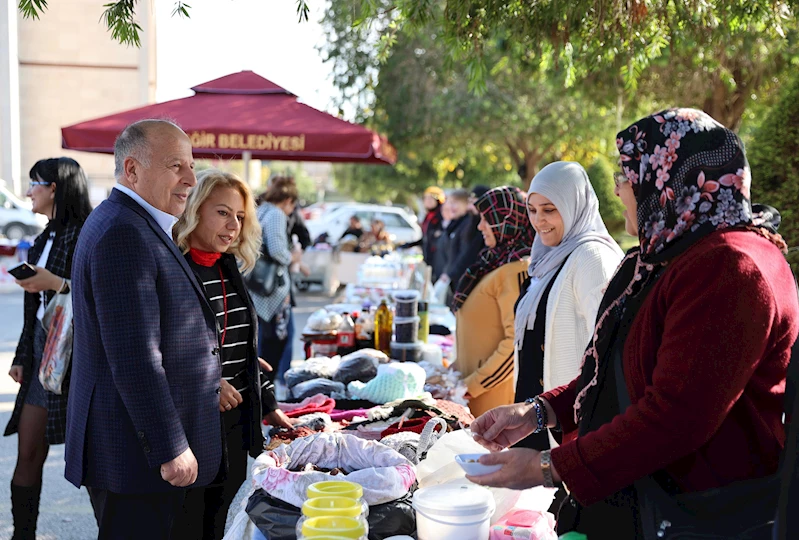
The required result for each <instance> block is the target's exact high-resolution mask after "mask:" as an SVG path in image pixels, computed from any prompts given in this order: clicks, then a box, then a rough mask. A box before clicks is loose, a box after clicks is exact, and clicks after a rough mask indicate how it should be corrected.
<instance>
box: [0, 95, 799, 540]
mask: <svg viewBox="0 0 799 540" xmlns="http://www.w3.org/2000/svg"><path fill="white" fill-rule="evenodd" d="M617 146H618V150H619V156H620V157H619V165H620V171H619V172H618V173H617V175H616V176H615V183H616V187H615V193H616V195H617V196H618V197H619V198H620V199H621V201H622V203H623V205H624V207H625V212H624V215H625V220H626V226H627V231H628V232H629V233H630V234H632V235H634V236H636V237H637V238H638V245H637V246H636V247H634V248H632V249H631V250H629V251H628V252H627V254H626V255H625V254H623V253H622V251H621V250H620V248H619V246H618V245H617V244H616V242H615V241H614V239H613V238H612V237H611V236H610V234H609V233H608V230H607V228H606V227H605V225H604V223H603V222H602V219H601V217H600V214H599V202H598V200H597V197H596V194H595V193H594V190H593V188H592V186H591V182H590V180H589V178H588V175H587V174H586V171H585V170H584V169H583V167H582V166H581V165H580V164H578V163H574V162H555V163H551V164H549V165H547V166H546V167H544V168H543V169H541V171H540V172H539V173H538V174H537V175H536V176H535V177H534V178H533V180H532V182H531V184H530V187H529V189H528V191H527V193H526V194H525V193H523V192H522V191H520V190H519V189H518V188H515V187H509V186H503V187H498V188H494V189H490V190H489V189H488V188H485V187H482V186H475V188H474V189H473V190H472V191H471V192H468V191H465V190H455V191H453V192H451V193H449V194H448V196H445V194H444V192H443V191H442V190H441V189H440V188H437V187H431V188H429V189H428V190H427V191H426V192H425V196H424V205H425V209H426V211H427V214H426V215H425V217H424V220H423V221H422V229H423V237H422V240H421V241H420V245H421V247H422V251H423V255H424V258H425V260H426V261H427V262H428V263H429V264H430V265H431V266H432V267H433V274H434V279H436V280H439V281H440V282H442V283H445V284H446V285H447V286H448V288H449V289H450V293H451V308H452V310H453V311H454V312H455V316H456V319H457V333H456V350H457V360H456V367H457V369H458V370H459V371H460V372H461V373H462V375H463V377H464V383H465V385H466V387H467V391H468V393H467V396H466V397H467V398H468V399H469V405H470V408H471V410H472V412H473V413H474V414H475V415H479V418H478V419H477V421H476V422H475V423H474V424H473V425H472V433H473V434H474V436H475V438H476V440H477V441H478V442H480V443H481V444H483V445H484V446H485V447H486V448H488V449H489V450H491V451H492V453H491V454H489V455H486V456H484V457H483V458H481V462H483V463H484V464H486V465H492V464H498V465H501V466H502V467H501V469H500V470H499V471H498V472H495V473H491V474H488V475H485V476H480V477H469V478H470V479H471V480H472V481H473V482H475V483H478V484H483V485H488V486H497V487H506V488H512V489H524V488H529V487H533V486H538V485H544V486H548V487H556V486H563V487H564V488H565V490H563V491H562V492H561V493H562V494H563V496H562V497H561V498H562V499H563V502H562V504H560V507H559V509H557V512H558V520H557V528H558V531H559V532H561V533H563V532H569V531H576V532H581V533H583V534H586V535H588V537H589V538H608V537H612V538H616V539H620V540H624V539H627V538H630V539H634V538H646V539H650V538H678V537H686V538H694V537H697V538H699V537H702V538H705V537H707V538H713V537H717V538H751V539H761V538H762V539H766V538H772V534H775V531H776V529H775V519H776V521H777V526H778V527H781V529H780V530H779V535H780V536H778V537H779V538H786V537H790V534H789V533H787V532H786V530H787V528H788V527H789V526H790V525H791V521H790V520H791V516H792V514H791V512H790V500H791V496H792V493H793V491H794V490H795V482H794V480H795V478H794V477H795V462H796V455H795V453H796V445H797V443H796V441H797V440H799V436H797V429H796V426H791V429H790V431H789V432H788V434H787V447H788V449H789V451H788V454H787V455H783V447H784V446H785V445H786V427H785V425H784V424H783V414H784V412H786V410H787V411H788V412H789V413H791V412H793V411H794V410H795V408H796V403H797V401H799V400H795V399H793V396H795V390H796V381H795V380H794V379H796V377H793V378H792V379H791V380H792V381H793V382H792V383H791V385H790V386H789V389H788V390H789V395H788V400H787V404H786V402H785V396H786V372H787V368H788V365H789V362H790V361H791V357H792V349H794V350H795V349H796V348H797V347H796V341H797V336H798V335H799V296H797V288H796V283H795V281H794V278H793V275H792V273H791V271H790V268H789V266H788V265H787V263H786V261H785V258H784V253H785V251H786V247H787V246H786V245H785V242H784V241H783V240H782V238H781V236H780V235H779V234H778V232H777V230H778V226H779V217H780V216H779V212H777V211H776V210H775V209H773V208H769V207H762V206H754V207H753V205H752V203H751V197H750V189H751V175H750V171H749V166H748V163H747V160H746V154H745V151H744V148H743V145H742V143H741V141H740V139H739V138H738V137H737V135H735V134H734V133H733V132H732V131H730V130H728V129H726V128H724V127H723V126H721V125H720V124H719V123H717V122H716V121H715V120H713V119H712V118H710V117H709V116H708V115H706V114H705V113H703V112H700V111H696V110H693V109H669V110H665V111H661V112H659V113H657V114H654V115H651V116H648V117H645V118H643V119H641V120H639V121H638V122H636V123H634V124H632V125H631V126H629V127H628V128H626V129H624V130H623V131H621V132H620V133H619V134H618V136H617ZM115 176H116V179H117V184H116V186H115V187H114V190H113V191H112V192H111V194H110V196H109V198H108V200H107V201H105V202H103V203H102V204H101V205H100V206H98V207H97V208H96V209H95V210H93V211H92V210H91V207H90V205H89V202H88V188H87V185H86V178H85V175H84V174H83V172H82V171H81V169H80V166H79V165H78V164H77V163H76V162H74V161H73V160H71V159H69V158H59V159H50V160H42V161H40V162H38V163H36V165H34V167H33V168H32V169H31V172H30V177H31V188H30V190H29V193H28V195H29V196H30V197H31V199H32V202H33V209H34V211H36V212H38V213H41V214H43V215H46V216H48V218H50V223H49V225H48V227H47V228H46V229H45V231H44V233H42V235H40V236H39V237H38V238H37V239H36V241H35V243H34V246H33V248H32V249H31V250H30V253H29V256H28V260H29V262H30V263H31V264H32V265H33V266H35V267H36V274H35V275H34V276H33V277H31V278H28V279H24V280H19V281H18V284H19V285H20V286H21V287H22V288H23V289H24V290H25V310H24V327H23V332H22V336H21V337H20V341H19V345H18V348H17V352H16V355H15V358H14V362H13V365H12V368H11V371H10V373H9V374H10V375H11V377H12V378H14V380H15V381H17V382H18V383H20V391H19V395H18V397H17V403H16V405H15V409H14V413H13V414H12V417H11V421H10V422H9V425H8V427H7V428H6V435H9V434H12V433H18V441H19V450H18V456H17V465H16V468H15V472H14V476H13V480H12V486H11V495H12V513H13V517H14V538H15V539H17V538H18V539H27V538H35V529H36V519H37V514H38V505H39V502H38V501H39V494H40V492H41V478H42V467H43V463H44V459H45V458H46V456H47V452H48V448H49V445H50V444H59V443H62V442H66V451H65V458H66V471H65V476H66V478H67V479H68V480H69V481H70V482H72V483H73V484H74V485H76V486H86V487H87V490H88V492H89V495H90V499H91V502H92V506H93V509H94V514H95V517H96V519H97V523H98V526H99V530H100V533H99V536H100V538H143V537H146V538H153V539H160V538H182V537H191V538H209V539H210V538H214V539H219V538H222V536H223V533H224V526H225V518H226V515H227V512H228V508H229V506H230V504H231V502H232V500H233V497H234V496H235V494H236V492H237V491H238V489H239V487H240V486H241V484H242V483H243V482H244V479H245V478H246V463H247V455H248V454H249V455H252V456H256V455H258V454H259V453H260V452H261V451H262V447H263V435H262V431H261V424H262V422H263V421H266V422H267V423H271V424H273V425H278V426H283V427H289V426H290V421H289V420H288V418H286V416H285V415H284V414H283V413H282V412H281V411H280V410H279V409H278V408H277V401H276V399H275V392H274V385H273V382H272V380H273V379H274V376H275V375H276V374H279V373H280V372H281V370H282V369H285V367H286V362H285V350H286V346H287V343H288V342H289V340H290V327H291V305H292V302H293V299H292V287H291V281H290V274H291V272H290V267H291V266H292V265H296V264H298V263H299V262H300V254H301V251H300V250H299V249H294V247H293V245H294V242H293V240H292V237H293V236H294V237H297V238H298V239H299V242H298V243H299V244H302V243H303V241H302V231H301V228H302V225H301V224H299V223H298V221H297V220H296V219H294V218H292V216H296V205H297V200H298V193H297V187H296V184H295V183H294V182H293V180H292V179H290V178H282V177H281V178H275V179H274V180H273V181H272V182H271V184H270V186H269V188H268V189H267V191H266V193H264V194H263V195H262V196H261V197H260V198H259V199H258V201H257V204H256V200H255V199H254V197H253V195H252V193H251V192H250V190H249V188H248V186H247V185H246V184H245V183H244V182H243V181H241V180H240V179H239V178H237V177H236V176H235V175H232V174H229V173H224V172H222V171H218V170H208V171H204V172H203V173H201V174H200V175H199V177H198V176H195V174H194V161H193V158H192V149H191V143H190V141H189V138H188V137H187V136H186V134H185V133H184V132H183V131H182V130H181V129H180V128H179V127H177V126H176V125H174V124H172V123H171V122H168V121H163V120H144V121H140V122H136V123H134V124H132V125H130V126H128V127H127V128H126V129H125V130H124V131H123V132H122V133H121V134H120V136H119V138H118V139H117V142H116V145H115ZM381 231H382V232H381ZM359 233H361V234H359ZM383 233H384V231H383V230H382V229H381V227H380V224H379V223H374V222H373V223H371V230H370V232H368V233H363V231H362V229H361V227H360V223H359V222H358V221H357V220H353V221H352V222H351V223H350V229H348V233H347V235H352V236H357V237H359V240H360V241H361V242H363V241H364V240H368V241H371V242H381V241H384V240H385V239H386V238H384V236H386V235H383ZM306 240H307V239H306ZM73 261H74V263H73ZM264 262H268V264H270V265H272V268H273V269H274V270H275V272H276V274H275V275H276V276H277V278H276V279H275V282H274V287H272V288H271V289H270V290H269V292H268V293H263V292H260V293H259V292H258V291H255V290H251V289H252V285H250V286H249V287H248V285H247V284H248V281H247V279H248V278H247V276H248V274H249V273H251V272H252V271H253V269H254V268H256V267H258V265H259V263H264ZM59 294H69V295H71V297H72V301H73V304H74V312H75V315H74V333H75V339H74V350H73V357H72V363H71V371H68V372H67V374H66V377H65V383H64V386H63V389H62V392H61V393H60V394H55V393H52V392H49V391H47V390H45V388H44V387H43V386H42V384H41V383H40V382H39V380H38V377H37V373H38V366H39V363H40V362H41V360H42V354H43V350H44V343H45V341H46V339H47V331H46V329H45V328H44V327H43V326H42V324H41V322H40V321H41V319H42V316H43V312H44V309H45V307H46V306H47V304H48V303H49V302H51V301H52V299H53V298H54V297H55V296H56V295H59ZM289 354H290V353H289ZM289 359H290V356H289ZM794 360H795V359H794ZM793 366H794V367H795V366H796V362H794V363H793ZM790 416H791V415H789V417H790ZM67 428H68V429H67ZM510 447H513V448H510ZM501 450H506V451H501ZM781 462H782V463H783V464H782V466H781V465H780V463H781ZM142 516H146V519H142ZM680 534H682V535H683V536H679V535H680ZM714 535H715V536H714Z"/></svg>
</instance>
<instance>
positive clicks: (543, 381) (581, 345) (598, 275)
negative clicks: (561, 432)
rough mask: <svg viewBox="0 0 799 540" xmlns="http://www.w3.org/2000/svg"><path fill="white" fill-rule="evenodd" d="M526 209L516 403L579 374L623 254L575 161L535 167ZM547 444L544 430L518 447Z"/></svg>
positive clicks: (539, 447)
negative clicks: (528, 247) (528, 245)
mask: <svg viewBox="0 0 799 540" xmlns="http://www.w3.org/2000/svg"><path fill="white" fill-rule="evenodd" d="M527 213H528V216H529V218H530V223H531V224H532V226H533V228H534V229H535V232H536V236H535V241H534V242H533V249H532V253H531V255H530V266H529V267H528V274H529V276H530V279H529V282H528V285H527V287H526V291H525V290H524V288H523V289H522V296H521V298H520V299H519V302H518V304H517V306H516V323H515V324H516V328H515V342H516V350H517V355H516V359H517V366H516V402H517V403H519V402H522V401H525V400H527V399H531V398H535V397H536V396H538V394H541V393H543V392H545V391H547V390H550V389H552V388H557V387H558V386H561V385H563V384H567V383H568V382H570V381H571V380H572V379H574V377H576V376H577V374H578V373H579V371H580V361H581V359H582V357H583V353H584V352H585V348H586V346H587V345H588V342H589V341H590V338H591V332H592V331H593V328H594V323H595V320H596V314H597V310H598V309H599V302H600V301H601V300H602V295H603V293H604V292H605V287H606V286H607V283H608V281H610V278H611V277H612V276H613V274H614V272H615V271H616V267H617V266H618V264H619V262H621V260H622V257H623V253H622V251H621V249H620V248H619V246H618V244H616V242H615V241H614V240H613V238H612V237H611V236H610V234H609V233H608V230H607V228H606V227H605V224H604V223H603V222H602V218H601V217H600V215H599V200H598V199H597V197H596V194H595V193H594V188H593V187H592V186H591V182H590V181H589V179H588V174H587V173H586V172H585V169H583V167H582V165H580V164H579V163H574V162H570V161H557V162H555V163H550V164H549V165H547V166H546V167H544V168H543V169H541V171H540V172H539V173H538V174H537V175H536V176H535V178H533V181H532V182H531V183H530V189H529V190H528V193H527ZM553 444H554V440H553V439H552V438H551V436H550V435H549V434H548V430H544V431H542V432H540V433H537V434H532V435H530V436H529V437H527V438H526V439H523V440H522V441H520V442H519V443H518V444H517V446H522V447H525V448H533V449H535V450H547V449H549V448H550V447H551V446H552V445H553Z"/></svg>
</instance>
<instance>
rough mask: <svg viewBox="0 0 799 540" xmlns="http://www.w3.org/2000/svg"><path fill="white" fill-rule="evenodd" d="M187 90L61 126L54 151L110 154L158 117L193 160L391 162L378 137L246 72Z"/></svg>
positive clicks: (385, 144)
mask: <svg viewBox="0 0 799 540" xmlns="http://www.w3.org/2000/svg"><path fill="white" fill-rule="evenodd" d="M192 90H194V92H195V95H194V96H191V97H187V98H183V99H176V100H172V101H166V102H164V103H156V104H155V105H147V106H145V107H140V108H138V109H133V110H130V111H125V112H121V113H117V114H112V115H110V116H105V117H103V118H96V119H94V120H88V121H86V122H81V123H79V124H75V125H72V126H67V127H64V128H61V137H62V147H63V148H67V149H70V150H81V151H84V152H99V153H104V154H113V153H114V140H115V139H116V137H117V135H119V133H120V132H121V131H122V129H124V127H125V126H127V125H128V124H130V123H131V122H135V121H137V120H142V119H144V118H166V119H169V120H172V121H174V122H176V123H177V124H178V125H179V126H180V127H181V128H183V130H184V131H185V132H186V134H187V135H188V136H189V137H190V138H191V143H192V146H193V152H194V157H195V158H208V159H219V158H223V159H224V158H227V159H230V158H243V159H244V160H245V161H248V160H249V158H254V159H267V160H268V159H282V160H291V161H335V162H352V163H377V164H383V165H393V164H394V163H395V162H396V160H397V151H396V150H395V149H394V147H393V146H391V144H389V142H388V141H387V140H386V139H385V138H384V137H381V136H379V135H378V134H377V133H374V132H373V131H370V130H368V129H366V128H364V127H363V126H359V125H356V124H351V123H350V122H346V121H344V120H341V119H339V118H336V117H335V116H331V115H329V114H327V113H325V112H322V111H318V110H316V109H314V108H312V107H309V106H308V105H305V104H302V103H299V102H298V101H297V97H296V96H295V95H294V94H292V93H291V92H289V91H288V90H285V89H284V88H281V87H280V86H278V85H276V84H274V83H273V82H271V81H269V80H267V79H264V78H263V77H261V76H260V75H257V74H255V73H253V72H252V71H242V72H240V73H234V74H232V75H227V76H225V77H221V78H219V79H215V80H213V81H209V82H207V83H203V84H200V85H199V86H195V87H194V88H192ZM245 170H246V169H245Z"/></svg>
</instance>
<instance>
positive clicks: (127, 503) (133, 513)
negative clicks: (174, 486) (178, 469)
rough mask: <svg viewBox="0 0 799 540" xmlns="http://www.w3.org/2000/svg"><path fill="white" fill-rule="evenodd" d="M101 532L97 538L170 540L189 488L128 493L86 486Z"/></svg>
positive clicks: (100, 539)
mask: <svg viewBox="0 0 799 540" xmlns="http://www.w3.org/2000/svg"><path fill="white" fill-rule="evenodd" d="M86 489H87V490H88V492H89V498H90V499H91V501H92V507H93V508H94V517H95V518H96V519H97V526H98V527H99V528H100V532H99V534H98V535H97V538H98V540H140V539H142V538H146V539H147V540H170V539H171V538H184V537H180V536H172V535H171V531H172V524H173V521H174V519H175V518H176V516H179V515H180V513H181V511H182V508H183V500H184V498H185V497H186V491H185V490H183V489H180V490H175V491H170V492H167V493H144V494H125V493H114V492H112V491H108V490H107V489H98V488H92V487H87V488H86Z"/></svg>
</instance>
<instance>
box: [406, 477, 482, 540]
mask: <svg viewBox="0 0 799 540" xmlns="http://www.w3.org/2000/svg"><path fill="white" fill-rule="evenodd" d="M413 508H414V509H415V510H416V535H417V538H418V539H419V540H486V538H488V535H489V532H490V521H491V516H492V515H493V514H494V510H495V508H496V506H495V503H494V496H493V495H492V494H491V492H490V491H488V490H487V489H485V488H482V487H480V486H476V485H474V484H441V485H438V486H430V487H426V488H422V489H420V490H418V491H417V492H416V493H414V495H413Z"/></svg>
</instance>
